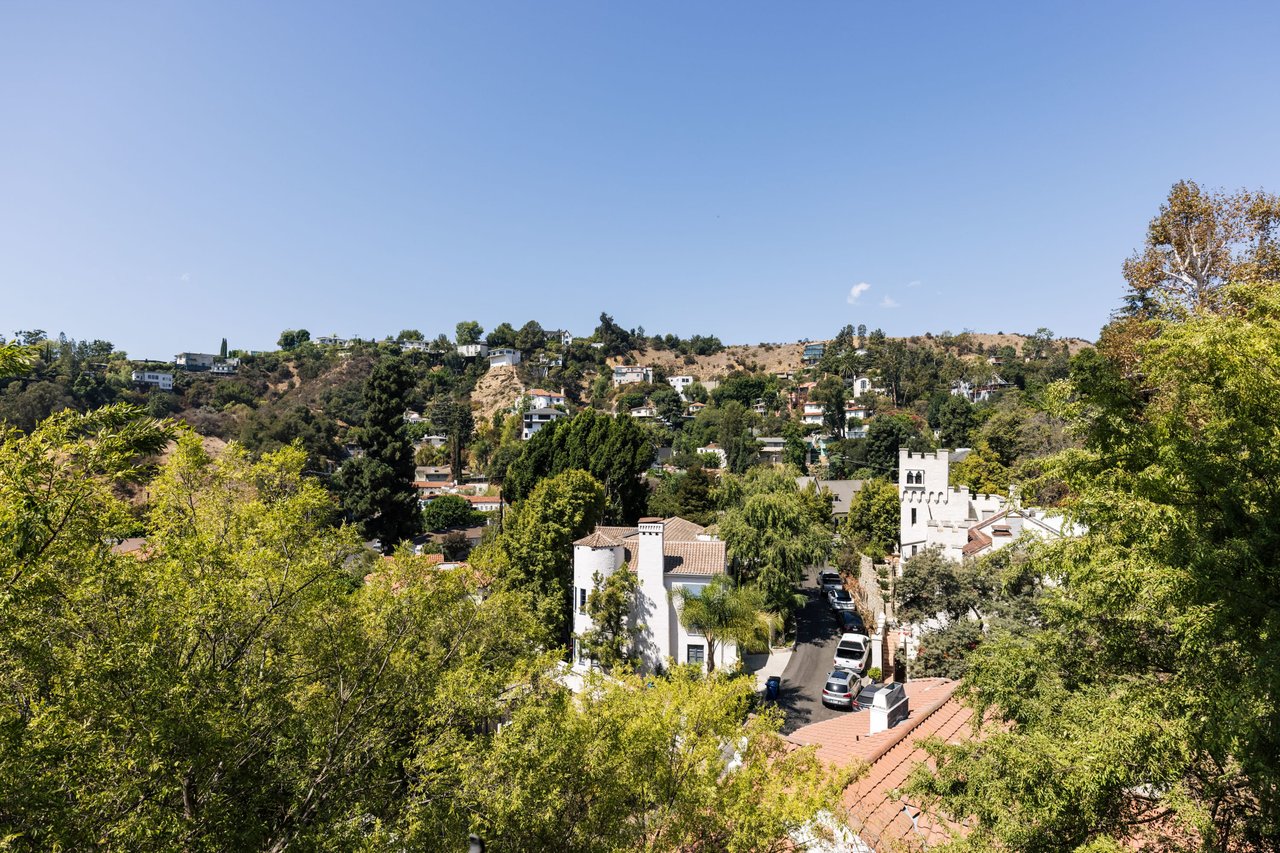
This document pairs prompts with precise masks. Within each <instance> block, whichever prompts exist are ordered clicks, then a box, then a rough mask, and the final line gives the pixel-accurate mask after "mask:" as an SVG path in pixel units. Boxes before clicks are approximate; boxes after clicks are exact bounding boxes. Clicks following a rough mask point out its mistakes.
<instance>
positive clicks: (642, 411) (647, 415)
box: [631, 403, 658, 420]
mask: <svg viewBox="0 0 1280 853" xmlns="http://www.w3.org/2000/svg"><path fill="white" fill-rule="evenodd" d="M657 416H658V410H657V409H655V408H654V407H653V406H651V405H649V404H648V403H645V404H644V405H643V406H636V407H635V408H634V409H632V410H631V417H633V418H640V419H641V420H652V419H653V418H656V417H657Z"/></svg>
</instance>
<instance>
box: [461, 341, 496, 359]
mask: <svg viewBox="0 0 1280 853" xmlns="http://www.w3.org/2000/svg"><path fill="white" fill-rule="evenodd" d="M458 355H460V356H462V357H463V358H488V357H489V345H488V344H458Z"/></svg>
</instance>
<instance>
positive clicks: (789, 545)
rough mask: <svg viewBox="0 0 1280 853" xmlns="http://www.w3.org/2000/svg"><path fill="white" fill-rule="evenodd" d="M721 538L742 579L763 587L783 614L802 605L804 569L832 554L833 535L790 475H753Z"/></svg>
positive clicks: (770, 604) (726, 519) (724, 519)
mask: <svg viewBox="0 0 1280 853" xmlns="http://www.w3.org/2000/svg"><path fill="white" fill-rule="evenodd" d="M757 470H760V469H757ZM754 473H755V472H752V474H753V475H754ZM766 477H767V478H768V479H765V478H766ZM756 478H759V479H758V480H757V479H756ZM720 536H721V538H722V539H724V541H725V551H726V553H727V555H728V557H729V559H730V560H731V561H732V563H733V565H734V567H735V569H736V570H737V572H738V577H739V580H740V581H743V582H748V581H750V582H754V583H756V584H758V585H759V586H760V588H761V589H762V590H763V591H764V595H765V598H766V602H767V605H768V607H769V609H771V610H773V611H775V612H778V613H782V614H786V613H789V612H790V611H791V610H792V609H793V607H794V605H795V604H796V598H795V588H796V584H797V583H799V581H800V579H801V578H802V577H803V573H804V569H805V568H806V567H807V566H811V565H814V564H816V563H818V562H820V561H822V560H823V559H825V558H826V556H827V555H828V554H829V553H830V549H831V534H830V532H829V531H828V530H827V528H826V526H825V525H824V524H823V522H822V521H821V520H819V519H817V518H815V516H814V514H813V508H812V506H811V505H810V504H808V503H806V501H805V500H804V499H803V498H802V497H801V495H800V492H799V489H798V487H797V486H796V482H795V479H794V477H793V476H788V475H787V474H783V475H782V476H781V477H778V476H769V475H768V474H763V473H762V474H759V475H755V476H754V477H753V476H751V475H749V476H748V478H747V479H746V482H745V493H744V495H743V499H742V502H741V504H740V505H737V506H733V507H732V508H730V509H728V510H726V511H725V513H724V515H723V516H722V517H721V520H720Z"/></svg>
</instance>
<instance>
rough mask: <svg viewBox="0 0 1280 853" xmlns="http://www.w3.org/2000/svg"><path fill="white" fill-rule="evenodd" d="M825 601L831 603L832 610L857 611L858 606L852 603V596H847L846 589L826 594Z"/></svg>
mask: <svg viewBox="0 0 1280 853" xmlns="http://www.w3.org/2000/svg"><path fill="white" fill-rule="evenodd" d="M827 600H828V601H830V602H831V609H832V610H857V609H858V605H857V604H855V603H854V601H853V596H852V595H850V594H849V590H847V589H838V590H836V591H835V592H831V593H827Z"/></svg>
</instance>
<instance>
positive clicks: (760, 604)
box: [671, 575, 773, 672]
mask: <svg viewBox="0 0 1280 853" xmlns="http://www.w3.org/2000/svg"><path fill="white" fill-rule="evenodd" d="M671 600H672V601H674V602H675V603H676V606H677V610H678V611H679V619H680V624H681V625H683V626H684V627H685V629H686V630H688V631H691V632H694V633H697V634H701V635H702V636H703V637H704V638H705V639H706V641H707V671H708V672H711V671H713V670H714V669H715V668H716V648H717V646H719V645H723V644H724V643H726V642H731V643H735V644H737V645H738V647H739V648H742V647H745V646H748V645H752V644H758V643H761V642H767V641H768V637H769V631H770V628H771V627H772V626H773V620H772V618H771V617H770V616H769V615H768V614H766V613H765V612H764V608H765V597H764V594H763V592H762V591H761V590H760V589H758V588H756V587H750V586H738V585H737V584H735V583H734V582H733V578H730V577H729V576H728V575H716V576H715V577H713V578H712V579H711V581H710V582H709V583H708V584H706V586H703V587H702V588H701V589H696V588H689V587H684V586H676V587H674V588H673V589H672V590H671Z"/></svg>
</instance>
